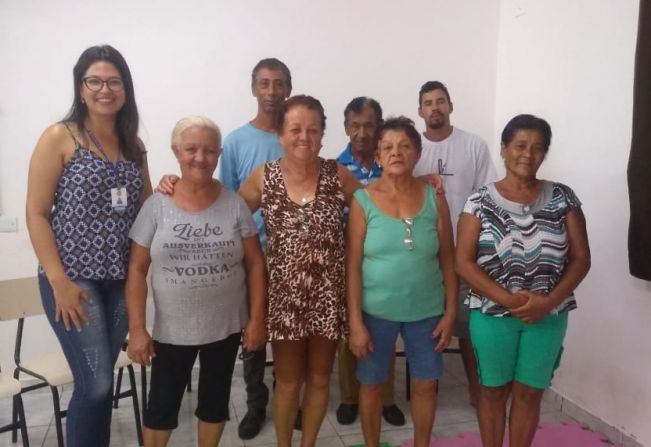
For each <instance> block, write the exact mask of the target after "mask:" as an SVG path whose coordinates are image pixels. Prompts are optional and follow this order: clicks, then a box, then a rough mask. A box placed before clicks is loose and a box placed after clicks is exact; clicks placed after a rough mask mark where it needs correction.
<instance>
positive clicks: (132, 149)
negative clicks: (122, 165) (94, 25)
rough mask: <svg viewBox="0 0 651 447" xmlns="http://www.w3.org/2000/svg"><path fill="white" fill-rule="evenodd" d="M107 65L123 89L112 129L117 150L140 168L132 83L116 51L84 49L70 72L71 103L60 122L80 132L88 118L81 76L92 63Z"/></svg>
mask: <svg viewBox="0 0 651 447" xmlns="http://www.w3.org/2000/svg"><path fill="white" fill-rule="evenodd" d="M100 61H105V62H110V63H111V64H113V65H114V66H115V68H116V69H117V70H118V71H119V72H120V77H121V78H122V83H123V85H124V105H123V106H122V108H121V109H120V111H119V112H118V114H117V117H116V122H115V127H116V131H117V134H118V139H119V142H120V149H121V150H122V151H123V152H124V158H126V159H127V160H129V161H133V162H135V163H137V164H138V165H142V163H143V161H144V148H143V147H142V144H141V142H140V140H139V139H138V124H139V116H138V107H137V106H136V96H135V93H134V90H133V79H132V78H131V71H129V66H128V65H127V61H126V60H124V57H123V56H122V54H120V52H119V51H118V50H116V49H115V48H113V47H112V46H110V45H97V46H93V47H90V48H87V49H86V50H85V51H84V52H83V53H81V56H79V60H77V63H76V64H75V66H74V68H73V69H72V77H73V87H74V99H73V100H72V106H71V107H70V110H69V111H68V114H67V115H66V117H65V118H64V119H63V121H70V122H73V123H75V124H76V125H77V128H78V129H80V130H81V129H83V128H84V121H85V120H86V117H88V107H87V106H86V104H84V103H83V102H82V98H81V88H82V85H83V82H84V75H85V74H86V71H88V68H89V67H90V66H91V65H93V64H94V63H95V62H100Z"/></svg>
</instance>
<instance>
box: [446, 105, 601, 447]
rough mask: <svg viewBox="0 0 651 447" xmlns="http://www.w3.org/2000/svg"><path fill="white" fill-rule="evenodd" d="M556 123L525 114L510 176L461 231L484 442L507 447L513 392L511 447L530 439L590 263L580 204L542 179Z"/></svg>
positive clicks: (479, 195) (478, 200) (468, 213)
mask: <svg viewBox="0 0 651 447" xmlns="http://www.w3.org/2000/svg"><path fill="white" fill-rule="evenodd" d="M550 142H551V128H550V126H549V124H548V123H547V122H546V121H545V120H543V119H541V118H538V117H535V116H533V115H518V116H516V117H515V118H513V119H512V120H511V121H509V123H508V124H507V125H506V127H505V128H504V131H503V132H502V150H501V155H502V158H503V159H504V165H505V168H506V176H505V177H504V178H503V179H501V180H499V181H497V182H495V183H492V184H489V185H487V186H485V187H483V188H481V189H479V190H478V191H476V192H475V193H473V194H472V195H471V196H470V197H469V198H468V200H467V201H466V204H465V206H464V210H463V213H462V215H461V217H460V219H459V225H458V232H457V237H458V241H457V261H456V264H457V272H458V273H459V275H461V277H462V278H463V279H464V280H466V281H467V282H468V283H469V284H470V286H471V291H470V293H469V294H468V298H467V300H466V303H467V304H468V305H469V306H470V308H471V311H472V312H471V317H470V334H471V338H472V342H473V346H474V347H475V351H476V354H477V361H478V371H479V376H480V383H481V393H480V399H479V408H478V417H479V428H480V432H481V437H482V443H483V445H484V447H497V446H500V447H501V446H502V440H503V438H504V431H505V426H506V405H507V401H508V398H509V396H511V408H510V415H509V440H510V445H511V447H523V446H525V447H526V446H529V445H531V442H532V440H533V436H534V434H535V431H536V427H537V424H538V418H539V414H540V402H541V398H542V395H543V392H544V390H545V389H546V388H548V387H549V385H550V382H551V378H552V375H553V372H554V370H555V368H556V367H557V366H558V363H559V360H560V357H561V353H562V349H563V348H562V344H563V338H564V336H565V331H566V328H567V313H568V311H570V310H572V309H574V308H576V302H575V300H574V289H575V288H576V287H577V286H578V285H579V283H580V282H581V281H582V280H583V278H584V277H585V276H586V274H587V272H588V270H589V268H590V249H589V245H588V237H587V233H586V227H585V219H584V216H583V213H582V211H581V202H580V201H579V199H578V198H577V197H576V195H575V194H574V192H573V191H572V190H571V189H570V188H569V187H567V186H565V185H563V184H561V183H556V182H550V181H547V180H541V179H538V178H536V173H537V171H538V168H539V167H540V165H541V164H542V162H543V160H544V159H545V156H546V154H547V151H548V150H549V145H550Z"/></svg>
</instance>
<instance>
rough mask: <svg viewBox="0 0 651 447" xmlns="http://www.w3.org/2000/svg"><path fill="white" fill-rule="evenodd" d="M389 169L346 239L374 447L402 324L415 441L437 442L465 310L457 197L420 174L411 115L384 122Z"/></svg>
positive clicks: (353, 210)
mask: <svg viewBox="0 0 651 447" xmlns="http://www.w3.org/2000/svg"><path fill="white" fill-rule="evenodd" d="M375 138H376V142H377V153H376V161H377V162H378V164H379V165H380V167H381V168H382V177H381V178H380V179H379V180H377V181H376V182H375V183H373V184H371V185H369V186H368V187H366V188H365V189H360V190H358V191H356V192H355V194H354V198H355V200H353V201H352V203H351V206H350V218H349V222H348V228H347V231H348V239H347V243H346V283H347V300H348V318H349V326H350V341H349V343H350V349H351V351H352V352H353V354H355V356H357V357H358V358H359V361H358V366H357V378H358V379H359V381H360V384H361V387H360V397H359V406H360V408H359V410H360V416H361V422H362V430H363V432H364V440H365V442H366V445H367V446H378V445H379V441H380V439H379V438H380V423H381V413H382V402H381V397H380V389H381V385H382V382H384V381H385V380H386V375H387V371H388V367H389V361H390V359H391V356H392V354H393V351H394V350H395V341H396V339H397V336H398V333H400V334H401V336H402V339H403V340H404V342H405V351H406V353H407V360H408V362H409V366H410V370H411V377H412V386H413V389H414V391H415V392H414V393H413V394H412V399H411V412H412V416H413V421H414V441H415V446H425V445H429V441H430V437H431V434H432V427H433V425H434V412H435V408H436V384H437V381H438V378H439V377H440V376H441V373H442V370H443V368H442V357H441V352H442V351H443V349H445V347H446V346H447V345H448V343H449V342H450V336H451V334H452V327H453V324H454V320H455V318H456V306H457V300H456V297H457V290H458V279H457V276H456V274H455V273H454V244H453V241H452V224H451V223H450V213H449V211H448V205H447V202H446V200H445V197H444V196H443V195H438V196H437V194H436V193H435V191H434V190H433V189H432V188H431V187H430V186H429V185H426V184H425V183H424V182H421V181H420V180H419V179H417V178H415V177H414V176H413V175H412V171H413V168H414V166H415V164H416V162H417V161H418V159H419V157H420V153H421V150H422V144H421V140H420V134H419V133H418V131H417V130H416V129H415V128H414V124H413V122H412V121H411V120H410V119H408V118H404V117H398V118H392V119H389V120H387V121H386V122H385V123H384V124H383V125H381V126H380V127H379V128H378V130H377V131H376V136H375Z"/></svg>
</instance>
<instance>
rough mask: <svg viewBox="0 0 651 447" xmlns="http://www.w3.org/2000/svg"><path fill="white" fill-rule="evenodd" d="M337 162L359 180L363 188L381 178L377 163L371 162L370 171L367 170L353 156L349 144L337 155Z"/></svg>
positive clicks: (380, 170)
mask: <svg viewBox="0 0 651 447" xmlns="http://www.w3.org/2000/svg"><path fill="white" fill-rule="evenodd" d="M337 162H339V163H340V164H342V165H344V166H346V168H347V169H348V170H349V171H350V172H352V173H353V175H355V177H356V178H357V180H359V181H360V183H361V184H363V185H364V186H366V185H370V184H371V183H373V182H374V181H376V180H377V179H379V178H380V177H381V176H382V169H380V167H379V166H378V165H377V163H375V162H373V165H372V166H371V169H368V168H366V166H364V165H363V164H361V163H360V162H359V160H357V159H356V158H355V157H354V156H353V152H352V151H351V150H350V143H348V144H347V145H346V148H345V149H344V150H343V152H342V153H341V154H339V157H337Z"/></svg>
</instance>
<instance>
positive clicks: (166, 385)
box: [126, 116, 266, 447]
mask: <svg viewBox="0 0 651 447" xmlns="http://www.w3.org/2000/svg"><path fill="white" fill-rule="evenodd" d="M221 141H222V138H221V132H220V131H219V128H218V127H217V125H216V124H215V123H214V122H212V121H211V120H210V119H208V118H205V117H201V116H189V117H186V118H183V119H181V120H180V121H179V122H178V123H177V124H176V126H174V130H173V131H172V150H173V151H174V155H175V157H176V159H177V161H178V162H179V167H180V169H181V178H180V179H179V180H178V181H177V182H176V185H175V187H174V192H173V194H172V195H169V196H168V195H165V194H161V193H156V194H154V195H153V196H151V197H150V198H149V199H147V201H146V202H145V203H144V204H143V206H142V209H141V210H140V213H139V214H138V217H137V218H136V221H135V222H134V224H133V227H132V228H131V232H130V234H129V237H130V238H131V239H132V241H133V242H132V244H131V255H130V258H129V274H128V276H127V286H126V302H127V310H128V313H129V347H128V354H129V357H130V358H131V359H132V360H133V361H135V362H136V363H140V364H142V365H149V364H151V366H152V368H151V390H150V393H149V400H148V404H147V408H146V409H145V414H144V425H145V433H144V438H145V446H147V447H150V446H151V447H162V446H165V445H167V442H168V441H169V438H170V436H171V434H172V430H173V429H174V428H176V427H177V425H178V413H179V409H180V406H181V400H182V398H183V393H184V391H185V386H186V384H187V381H188V377H190V374H191V372H192V367H193V365H194V362H195V360H196V358H197V355H198V356H199V366H200V369H199V392H198V395H197V400H198V403H197V410H196V412H195V414H196V416H197V418H198V419H199V422H198V424H197V432H198V434H197V438H198V440H199V442H198V445H199V446H201V447H203V446H206V447H207V446H216V445H218V444H219V440H220V439H221V435H222V432H223V430H224V424H225V422H226V420H228V417H229V414H228V406H229V398H230V391H231V378H232V376H233V368H234V366H235V357H236V355H237V351H238V348H239V345H240V338H241V335H242V331H244V332H243V347H244V348H245V349H246V350H248V351H254V350H256V349H258V348H259V347H260V346H262V344H263V343H264V339H265V336H264V315H265V304H266V278H265V275H266V271H265V266H264V259H263V257H262V249H261V248H260V242H259V240H258V229H257V227H256V225H255V222H254V221H253V217H252V216H251V213H250V212H249V209H248V208H247V206H246V203H245V202H244V200H242V198H241V197H240V196H239V195H238V194H237V193H235V192H232V191H230V190H228V189H227V188H225V187H224V186H223V185H222V184H221V183H220V182H219V181H217V180H214V179H213V173H214V172H215V168H216V167H217V160H218V159H219V155H220V153H221ZM150 266H151V284H152V289H153V296H154V305H155V308H156V311H155V314H154V328H153V333H152V334H151V335H150V334H149V333H148V332H147V329H146V324H145V310H146V300H147V282H146V278H147V272H148V271H149V268H150Z"/></svg>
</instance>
